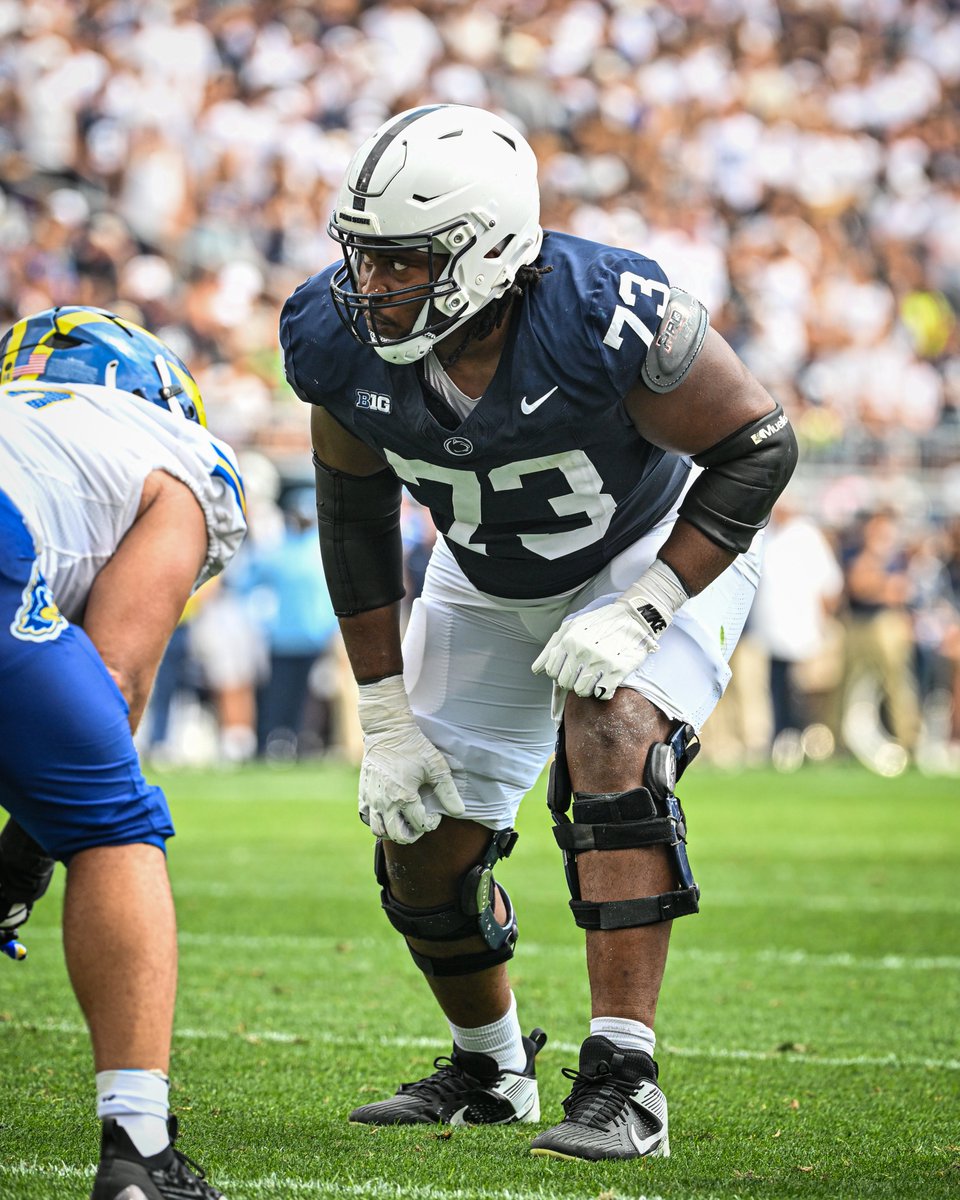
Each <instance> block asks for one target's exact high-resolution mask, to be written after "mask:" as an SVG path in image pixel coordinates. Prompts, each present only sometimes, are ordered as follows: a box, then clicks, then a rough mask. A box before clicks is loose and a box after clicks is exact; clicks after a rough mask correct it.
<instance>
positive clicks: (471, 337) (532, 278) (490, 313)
mask: <svg viewBox="0 0 960 1200" xmlns="http://www.w3.org/2000/svg"><path fill="white" fill-rule="evenodd" d="M552 270H553V267H535V266H533V265H532V264H528V265H527V266H523V267H519V268H518V269H517V273H516V275H515V276H514V280H513V283H511V284H510V286H509V287H508V288H507V290H506V291H505V292H504V293H503V295H502V296H499V297H498V298H497V299H496V300H495V301H494V302H493V304H486V305H484V307H483V308H481V309H480V311H479V312H478V313H477V315H476V316H475V317H473V318H472V319H471V320H469V321H468V322H467V324H466V327H465V336H464V339H463V341H462V342H461V343H460V345H459V346H458V347H457V348H456V350H454V351H453V353H452V354H451V355H450V357H449V358H440V356H439V355H437V357H438V358H440V365H441V366H442V367H443V368H444V370H446V369H447V367H452V366H453V364H454V363H455V362H457V360H458V359H459V358H460V356H461V355H462V354H463V352H464V350H466V348H467V347H468V346H469V345H470V343H471V342H482V341H483V339H484V338H487V337H489V336H490V334H491V333H493V331H494V330H495V329H499V328H500V326H501V325H502V324H503V322H504V319H505V318H506V315H507V313H508V312H509V311H510V309H511V307H512V306H513V302H514V300H516V299H518V298H519V297H520V296H523V295H525V294H526V293H527V292H532V291H533V290H534V289H535V288H536V287H538V286H539V284H540V280H541V279H542V278H543V276H544V275H549V274H550V272H551V271H552ZM435 353H436V352H435Z"/></svg>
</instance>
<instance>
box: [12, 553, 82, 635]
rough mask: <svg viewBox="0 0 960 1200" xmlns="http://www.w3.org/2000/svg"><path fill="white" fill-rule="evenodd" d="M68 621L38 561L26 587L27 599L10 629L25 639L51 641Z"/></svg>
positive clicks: (24, 593)
mask: <svg viewBox="0 0 960 1200" xmlns="http://www.w3.org/2000/svg"><path fill="white" fill-rule="evenodd" d="M68 623H69V622H68V621H67V618H66V617H65V616H64V615H63V613H61V611H60V609H59V608H57V602H56V600H54V598H53V595H52V593H51V591H50V588H49V587H48V586H47V582H46V580H45V579H44V578H43V576H42V575H41V574H40V567H39V564H37V563H34V565H33V572H32V574H31V576H30V582H29V583H28V584H27V586H26V587H25V588H24V589H23V603H22V604H21V605H20V607H19V608H18V609H17V611H16V613H15V614H14V618H13V623H12V624H11V626H10V632H11V633H12V634H13V636H14V637H15V638H20V640H21V641H23V642H51V641H53V639H54V638H58V637H59V636H60V634H61V633H63V631H64V630H65V629H66V628H67V625H68Z"/></svg>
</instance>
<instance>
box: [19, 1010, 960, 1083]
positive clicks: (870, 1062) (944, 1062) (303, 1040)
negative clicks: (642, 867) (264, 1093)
mask: <svg viewBox="0 0 960 1200" xmlns="http://www.w3.org/2000/svg"><path fill="white" fill-rule="evenodd" d="M7 1029H9V1030H10V1031H11V1032H16V1031H19V1032H31V1033H59V1034H65V1035H67V1036H70V1037H85V1036H86V1033H87V1030H86V1026H84V1025H80V1024H79V1023H75V1022H72V1021H17V1020H8V1021H0V1033H3V1031H4V1030H7ZM177 1038H180V1039H182V1040H184V1041H214V1042H226V1041H233V1040H237V1041H241V1042H246V1043H248V1044H249V1045H253V1046H256V1045H260V1044H263V1043H273V1044H275V1045H288V1046H290V1045H292V1046H298V1045H300V1046H304V1045H310V1044H314V1045H321V1046H344V1045H363V1046H383V1047H390V1048H392V1049H397V1050H428V1051H433V1050H436V1051H445V1050H449V1048H450V1043H449V1042H448V1041H442V1040H441V1039H439V1038H436V1037H376V1036H375V1035H372V1034H370V1033H368V1032H365V1031H357V1032H356V1033H344V1034H337V1033H330V1032H328V1031H326V1030H322V1029H321V1030H315V1031H312V1032H304V1033H293V1032H290V1031H288V1030H280V1029H189V1028H182V1029H181V1028H178V1029H176V1030H175V1031H174V1040H176V1039H177ZM657 1048H658V1052H659V1053H660V1054H673V1055H676V1056H677V1057H678V1058H705V1059H714V1060H717V1061H723V1060H733V1061H746V1062H770V1063H780V1062H789V1063H802V1064H803V1065H804V1066H808V1067H884V1068H896V1069H901V1068H920V1069H924V1070H934V1071H960V1059H955V1058H923V1057H921V1056H919V1055H908V1054H903V1055H897V1054H885V1055H879V1056H877V1055H868V1054H856V1055H840V1056H826V1055H823V1056H822V1055H818V1054H807V1053H803V1052H801V1051H796V1050H785V1051H779V1050H750V1049H737V1048H728V1047H719V1046H677V1045H674V1044H673V1043H672V1042H669V1041H667V1040H661V1041H659V1042H658V1043H657ZM579 1050H580V1044H579V1042H560V1041H554V1040H551V1041H550V1042H549V1043H548V1044H547V1047H546V1050H545V1051H543V1053H547V1054H549V1053H554V1054H574V1055H575V1054H577V1053H578V1052H579Z"/></svg>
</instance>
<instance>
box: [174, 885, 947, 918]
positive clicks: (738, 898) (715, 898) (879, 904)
mask: <svg viewBox="0 0 960 1200" xmlns="http://www.w3.org/2000/svg"><path fill="white" fill-rule="evenodd" d="M269 888H270V895H271V896H275V897H289V896H302V897H303V898H304V899H309V898H311V897H312V896H314V894H315V889H314V888H313V887H312V886H311V884H310V883H309V882H305V883H304V884H303V885H302V886H301V885H299V884H296V883H284V882H283V881H278V880H271V881H270V884H269ZM173 892H174V896H175V897H176V896H209V897H211V899H223V898H224V897H235V896H245V895H249V896H252V895H258V896H259V895H262V892H263V887H262V885H261V884H259V883H257V884H253V883H250V882H248V881H244V880H243V879H242V878H239V879H235V878H231V879H229V880H218V879H190V880H188V879H183V880H179V879H174V885H173ZM754 904H755V900H754V899H753V898H752V897H750V896H742V895H739V894H737V893H736V892H713V891H711V892H708V893H707V894H706V896H705V897H704V900H703V905H704V907H705V908H709V907H710V906H715V907H717V908H750V907H752V906H753V905H754ZM764 904H766V905H767V906H768V907H777V906H780V907H783V906H789V907H790V908H791V909H796V910H797V911H799V912H862V913H898V914H900V915H907V916H909V915H910V914H911V913H950V914H954V915H956V914H960V900H954V899H951V898H949V897H946V896H936V897H933V896H930V897H925V896H887V895H882V896H868V895H864V894H863V893H860V892H855V893H852V894H850V895H844V896H838V895H813V896H811V895H794V894H792V893H789V892H785V893H783V894H781V895H777V894H774V895H770V896H765V897H764Z"/></svg>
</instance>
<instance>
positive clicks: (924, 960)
mask: <svg viewBox="0 0 960 1200" xmlns="http://www.w3.org/2000/svg"><path fill="white" fill-rule="evenodd" d="M52 940H57V941H59V940H60V931H59V929H54V928H51V927H49V926H48V927H44V928H42V929H41V928H38V929H32V928H31V929H25V930H24V941H25V942H26V943H27V945H28V946H29V944H30V942H31V941H37V942H41V941H42V942H45V941H52ZM177 940H178V942H179V943H180V945H181V946H183V947H185V948H189V947H198V948H201V949H202V948H204V947H207V946H222V947H224V948H228V947H234V948H236V949H240V950H269V949H271V948H277V947H285V948H287V949H291V950H309V949H316V950H337V951H340V950H343V951H345V952H350V953H353V952H356V951H362V950H366V951H369V952H370V953H371V954H374V955H379V954H380V953H381V952H382V950H383V947H384V945H385V944H386V943H385V942H384V940H383V939H381V938H374V937H358V938H352V937H328V936H321V935H318V936H315V937H311V936H307V935H300V934H292V933H280V934H263V935H259V936H258V935H251V934H242V933H237V934H231V933H188V932H185V931H181V932H180V933H179V935H178V938H177ZM568 954H569V955H576V956H577V957H578V958H582V957H583V946H582V944H579V943H576V942H521V943H520V947H519V948H518V950H517V955H518V957H519V958H522V957H523V956H524V955H528V956H530V957H541V956H545V957H551V958H556V957H559V956H561V955H568ZM670 962H671V963H677V962H679V963H684V962H690V963H705V964H707V965H717V966H732V965H734V964H738V963H739V964H742V965H744V966H747V965H750V964H756V965H757V966H773V967H802V968H803V969H804V970H807V971H809V970H815V971H818V970H843V971H908V972H912V971H960V956H958V955H952V954H937V955H907V954H883V955H880V956H878V957H866V956H862V955H856V954H848V953H846V952H845V951H838V952H837V953H834V954H812V953H810V952H809V951H807V950H782V949H767V950H755V951H749V952H747V953H743V952H741V951H739V950H702V949H697V948H695V947H683V946H675V947H674V948H673V949H672V950H671V951H670ZM9 969H10V968H8V970H9ZM14 969H16V968H14Z"/></svg>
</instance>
